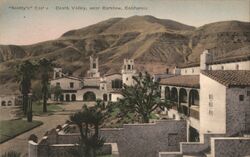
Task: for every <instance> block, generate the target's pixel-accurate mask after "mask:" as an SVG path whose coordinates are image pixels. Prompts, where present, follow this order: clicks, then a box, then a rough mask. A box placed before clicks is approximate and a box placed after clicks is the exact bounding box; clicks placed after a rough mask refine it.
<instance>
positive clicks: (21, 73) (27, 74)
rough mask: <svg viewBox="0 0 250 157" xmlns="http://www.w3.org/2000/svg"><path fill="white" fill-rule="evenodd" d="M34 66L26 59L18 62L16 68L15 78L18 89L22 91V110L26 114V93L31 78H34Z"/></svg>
mask: <svg viewBox="0 0 250 157" xmlns="http://www.w3.org/2000/svg"><path fill="white" fill-rule="evenodd" d="M35 69H36V66H35V65H34V64H32V63H31V62H30V61H28V60H26V61H24V62H23V63H21V64H19V65H18V66H17V68H16V71H17V79H18V82H19V90H20V92H21V93H22V106H23V112H24V114H25V115H26V113H27V106H28V99H29V97H28V94H29V93H30V89H31V79H32V78H34V73H35Z"/></svg>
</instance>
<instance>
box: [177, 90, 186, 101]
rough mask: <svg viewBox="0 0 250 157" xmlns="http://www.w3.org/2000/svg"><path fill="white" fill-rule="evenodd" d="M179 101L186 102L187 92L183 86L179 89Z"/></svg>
mask: <svg viewBox="0 0 250 157" xmlns="http://www.w3.org/2000/svg"><path fill="white" fill-rule="evenodd" d="M179 98H180V102H181V103H187V92H186V90H185V89H184V88H181V89H180V97H179Z"/></svg>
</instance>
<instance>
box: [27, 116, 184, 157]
mask: <svg viewBox="0 0 250 157" xmlns="http://www.w3.org/2000/svg"><path fill="white" fill-rule="evenodd" d="M58 133H59V131H58V130H55V129H53V130H51V131H50V132H49V133H48V135H47V136H46V137H44V138H43V139H42V140H41V141H40V142H39V143H38V145H37V146H35V145H34V144H33V146H30V147H29V148H30V149H32V150H29V152H31V153H32V154H37V156H32V157H59V156H60V157H63V156H64V155H65V150H67V149H68V148H71V147H72V144H75V143H77V141H78V138H79V136H80V135H79V134H67V135H65V134H58ZM186 134H187V123H186V121H184V120H181V121H176V120H162V121H156V122H155V123H149V124H126V125H124V127H123V128H109V129H101V130H100V135H101V136H102V137H104V138H105V139H106V142H107V143H117V146H116V147H117V148H118V149H117V150H116V151H115V153H116V156H117V153H118V150H119V156H120V157H141V156H143V157H156V156H158V153H159V152H161V151H180V150H179V143H180V142H185V141H186V139H187V136H186ZM34 147H36V148H34ZM35 150H36V153H35V152H34V151H35ZM112 150H113V148H112ZM57 151H58V152H61V153H59V154H58V153H56V152H57ZM51 154H52V156H51ZM30 157H31V156H30Z"/></svg>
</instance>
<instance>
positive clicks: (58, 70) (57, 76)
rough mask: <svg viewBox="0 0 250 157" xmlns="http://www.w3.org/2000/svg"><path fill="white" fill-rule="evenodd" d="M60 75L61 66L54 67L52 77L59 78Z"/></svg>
mask: <svg viewBox="0 0 250 157" xmlns="http://www.w3.org/2000/svg"><path fill="white" fill-rule="evenodd" d="M62 76H63V73H62V68H54V74H53V79H57V78H61V77H62Z"/></svg>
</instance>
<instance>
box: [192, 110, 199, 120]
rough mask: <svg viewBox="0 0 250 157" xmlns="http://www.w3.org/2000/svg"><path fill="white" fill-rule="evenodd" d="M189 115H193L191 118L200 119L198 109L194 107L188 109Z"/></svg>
mask: <svg viewBox="0 0 250 157" xmlns="http://www.w3.org/2000/svg"><path fill="white" fill-rule="evenodd" d="M190 117H193V118H195V119H198V120H199V119H200V113H199V111H197V110H194V109H192V108H191V109H190Z"/></svg>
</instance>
